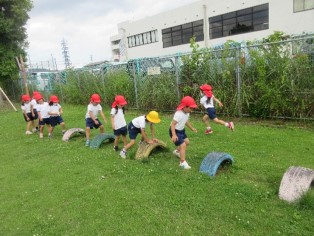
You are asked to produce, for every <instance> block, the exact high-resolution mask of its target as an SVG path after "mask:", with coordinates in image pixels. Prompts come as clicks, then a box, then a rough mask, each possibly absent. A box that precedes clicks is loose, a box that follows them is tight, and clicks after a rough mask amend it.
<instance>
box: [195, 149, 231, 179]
mask: <svg viewBox="0 0 314 236" xmlns="http://www.w3.org/2000/svg"><path fill="white" fill-rule="evenodd" d="M233 162H234V160H233V157H232V156H231V155H230V154H228V153H222V152H210V153H208V154H207V156H206V157H205V158H204V159H203V161H202V164H201V166H200V172H202V173H205V174H207V175H209V176H215V175H216V173H217V170H218V168H219V167H220V166H221V165H222V164H224V163H230V164H232V163H233Z"/></svg>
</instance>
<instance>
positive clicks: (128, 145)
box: [123, 139, 135, 152]
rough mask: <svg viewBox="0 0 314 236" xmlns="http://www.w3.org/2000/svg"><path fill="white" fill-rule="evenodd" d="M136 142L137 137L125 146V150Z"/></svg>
mask: <svg viewBox="0 0 314 236" xmlns="http://www.w3.org/2000/svg"><path fill="white" fill-rule="evenodd" d="M134 144H135V139H131V140H130V142H129V143H128V144H127V145H125V146H124V148H123V150H124V151H125V152H126V151H127V150H128V149H129V148H130V147H132V146H133V145H134Z"/></svg>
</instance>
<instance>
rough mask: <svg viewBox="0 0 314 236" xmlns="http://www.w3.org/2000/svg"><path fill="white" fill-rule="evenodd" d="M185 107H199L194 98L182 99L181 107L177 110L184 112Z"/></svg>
mask: <svg viewBox="0 0 314 236" xmlns="http://www.w3.org/2000/svg"><path fill="white" fill-rule="evenodd" d="M184 107H191V108H196V107H197V105H196V102H195V100H194V99H193V98H192V97H190V96H186V97H184V98H182V100H181V103H180V105H179V106H178V107H177V110H182V109H183V108H184Z"/></svg>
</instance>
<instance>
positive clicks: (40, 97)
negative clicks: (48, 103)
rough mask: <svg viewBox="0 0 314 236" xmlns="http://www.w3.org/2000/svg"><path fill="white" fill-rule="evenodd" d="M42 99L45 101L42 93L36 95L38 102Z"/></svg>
mask: <svg viewBox="0 0 314 236" xmlns="http://www.w3.org/2000/svg"><path fill="white" fill-rule="evenodd" d="M40 99H44V97H43V95H41V94H40V93H38V94H35V100H36V101H38V100H40Z"/></svg>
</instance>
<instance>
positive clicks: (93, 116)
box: [85, 93, 107, 147]
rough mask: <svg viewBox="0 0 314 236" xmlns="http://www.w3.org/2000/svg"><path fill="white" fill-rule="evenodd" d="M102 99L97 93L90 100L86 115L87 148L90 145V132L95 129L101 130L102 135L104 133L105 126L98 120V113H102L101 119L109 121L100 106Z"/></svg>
mask: <svg viewBox="0 0 314 236" xmlns="http://www.w3.org/2000/svg"><path fill="white" fill-rule="evenodd" d="M100 102H101V99H100V96H99V95H98V94H97V93H94V94H93V95H92V96H91V98H90V103H89V104H88V106H87V112H86V115H85V121H86V144H85V146H87V147H88V146H89V145H90V141H89V139H90V130H91V129H93V128H95V129H98V128H99V132H100V133H101V134H103V133H104V126H103V124H102V123H101V122H100V121H99V120H98V118H97V116H98V113H100V115H101V117H102V118H103V120H104V122H105V123H107V119H106V117H105V115H104V113H103V111H102V107H101V105H100Z"/></svg>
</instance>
